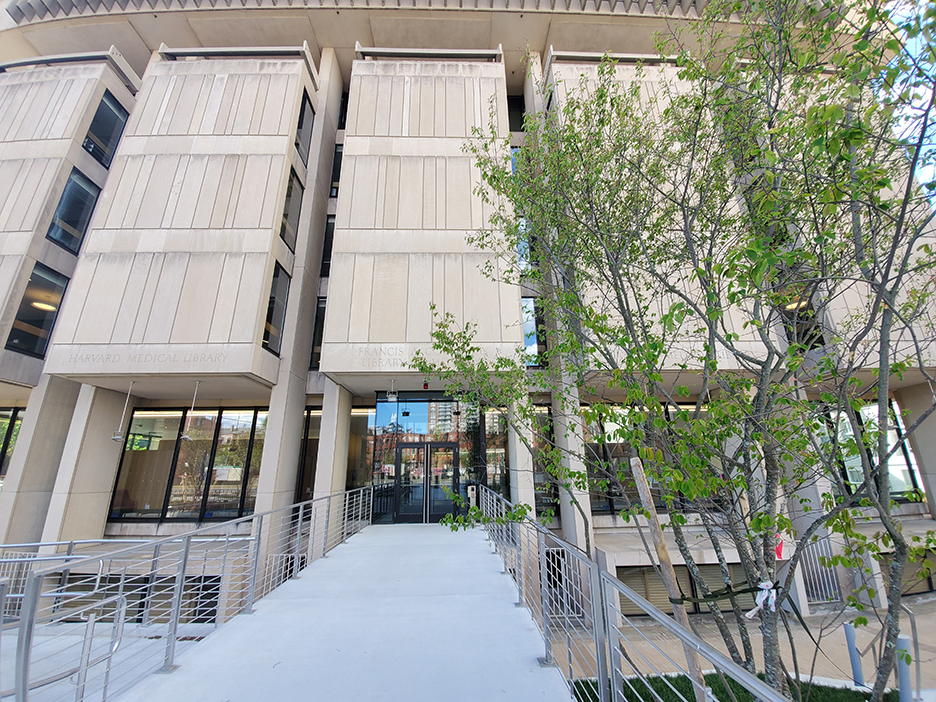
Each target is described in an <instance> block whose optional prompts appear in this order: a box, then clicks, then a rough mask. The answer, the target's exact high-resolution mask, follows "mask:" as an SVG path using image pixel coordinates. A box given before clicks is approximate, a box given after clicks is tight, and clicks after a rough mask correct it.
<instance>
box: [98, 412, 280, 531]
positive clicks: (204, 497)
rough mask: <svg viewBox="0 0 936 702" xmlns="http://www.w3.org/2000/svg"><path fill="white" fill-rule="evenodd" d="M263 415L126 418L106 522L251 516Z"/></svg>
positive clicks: (170, 414) (138, 415)
mask: <svg viewBox="0 0 936 702" xmlns="http://www.w3.org/2000/svg"><path fill="white" fill-rule="evenodd" d="M267 416H268V412H267V410H266V408H256V407H255V408H247V409H230V408H223V409H196V410H195V411H193V412H190V411H186V410H176V409H160V410H149V409H145V410H134V412H133V416H132V417H131V418H130V426H129V428H128V430H127V439H126V442H125V443H124V452H123V456H122V458H121V462H120V469H119V472H118V476H117V485H116V487H115V489H114V497H113V500H112V502H111V510H110V516H111V518H112V519H186V520H191V521H196V520H197V521H201V520H205V519H235V518H237V517H239V516H243V515H245V514H250V513H251V512H252V511H253V504H254V501H255V499H256V491H257V478H258V475H259V469H260V456H261V454H262V452H263V439H264V435H265V432H266V421H267Z"/></svg>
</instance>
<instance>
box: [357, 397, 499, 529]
mask: <svg viewBox="0 0 936 702" xmlns="http://www.w3.org/2000/svg"><path fill="white" fill-rule="evenodd" d="M353 419H354V418H353V417H352V423H353ZM353 435H354V429H353V428H352V438H353ZM429 442H454V443H457V444H458V462H459V475H460V480H459V483H460V491H461V493H462V495H463V496H464V495H466V494H467V492H466V491H467V487H468V485H485V486H487V487H489V488H490V489H492V490H494V491H495V492H497V493H498V494H500V495H503V496H504V497H505V498H506V499H508V500H509V499H510V478H509V467H510V455H509V452H508V449H507V421H506V411H504V410H500V409H493V408H486V409H484V411H481V408H480V407H479V406H478V405H473V404H468V403H464V402H459V401H457V400H452V399H450V398H446V397H441V396H440V397H427V395H426V394H425V393H404V392H401V393H400V394H399V399H398V400H397V401H396V402H388V401H387V400H386V397H385V396H379V397H378V400H377V407H376V409H374V410H371V415H370V418H369V424H368V443H369V449H370V450H369V452H368V455H369V463H370V479H371V481H372V483H373V485H374V486H375V499H376V500H377V501H378V503H379V501H380V499H381V495H384V494H386V495H387V496H389V495H390V492H391V491H392V488H393V483H394V478H395V474H396V447H397V444H398V443H429ZM350 475H351V473H350V465H349V476H350ZM350 487H351V484H350V482H349V488H350ZM379 509H380V508H379V507H378V511H379Z"/></svg>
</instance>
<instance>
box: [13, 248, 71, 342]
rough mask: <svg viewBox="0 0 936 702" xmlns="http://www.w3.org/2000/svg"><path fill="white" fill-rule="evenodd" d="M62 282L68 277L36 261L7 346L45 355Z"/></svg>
mask: <svg viewBox="0 0 936 702" xmlns="http://www.w3.org/2000/svg"><path fill="white" fill-rule="evenodd" d="M66 285H68V278H66V277H65V276H64V275H62V274H60V273H56V272H55V271H53V270H52V269H51V268H47V267H45V266H43V265H42V264H41V263H37V264H36V266H35V267H34V268H33V272H32V275H30V276H29V283H28V284H27V285H26V292H25V293H24V294H23V301H22V302H20V306H19V309H18V310H17V311H16V319H15V320H14V321H13V329H12V330H11V331H10V337H9V339H7V343H6V347H7V348H8V349H12V350H13V351H20V352H21V353H25V354H29V355H30V356H38V357H40V358H42V357H43V356H44V355H45V352H46V347H47V346H48V345H49V337H50V336H51V335H52V326H53V325H54V324H55V316H56V315H57V314H58V309H59V306H60V305H61V304H62V295H64V294H65V286H66Z"/></svg>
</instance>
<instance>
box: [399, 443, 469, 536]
mask: <svg viewBox="0 0 936 702" xmlns="http://www.w3.org/2000/svg"><path fill="white" fill-rule="evenodd" d="M405 449H422V451H423V498H422V502H423V504H422V520H421V521H419V522H415V523H416V524H430V523H433V520H434V516H438V517H439V518H441V516H442V515H438V514H437V515H433V514H432V513H431V504H432V501H431V500H430V478H431V475H432V466H431V465H430V461H429V459H430V457H431V456H432V451H433V449H451V451H452V494H454V495H457V494H459V492H458V491H459V489H460V487H461V485H460V482H461V480H460V476H461V470H460V468H459V465H458V442H457V441H401V442H399V443H397V445H396V457H395V463H394V472H393V523H394V524H407V523H408V524H412V523H414V522H412V521H401V519H400V503H401V499H402V494H401V493H402V480H403V462H402V454H403V450H405ZM455 509H456V507H455V503H454V502H453V503H452V509H451V512H455ZM434 521H438V519H435V520H434Z"/></svg>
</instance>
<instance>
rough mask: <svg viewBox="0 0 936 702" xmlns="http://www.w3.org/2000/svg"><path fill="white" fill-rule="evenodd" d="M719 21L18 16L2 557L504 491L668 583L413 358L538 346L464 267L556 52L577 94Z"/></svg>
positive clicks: (7, 147) (5, 91)
mask: <svg viewBox="0 0 936 702" xmlns="http://www.w3.org/2000/svg"><path fill="white" fill-rule="evenodd" d="M700 7H701V3H700V1H699V0H695V2H681V3H677V2H669V3H662V2H652V3H647V2H631V1H630V0H602V1H601V2H597V3H596V2H594V1H593V0H572V1H571V2H565V3H555V2H553V3H547V2H545V0H531V1H530V2H527V1H526V0H479V2H476V3H473V4H472V6H471V7H468V4H467V3H454V4H453V3H451V2H449V1H448V0H425V1H424V2H420V0H409V1H407V0H395V2H391V3H385V2H380V3H376V2H365V3H363V4H360V3H354V2H352V1H351V0H322V2H321V3H319V4H316V5H313V4H312V3H308V4H306V5H295V4H288V5H284V4H282V3H279V2H277V1H276V0H256V2H251V3H247V4H243V3H241V4H238V5H235V4H233V3H227V2H226V1H222V2H218V3H213V4H211V5H209V4H208V3H204V2H202V0H171V1H170V0H167V2H165V3H156V2H143V1H142V0H129V1H128V2H121V3H113V2H111V3H101V2H99V1H98V0H93V1H92V0H81V1H80V2H79V1H78V0H14V1H13V2H11V3H10V4H9V5H8V7H7V8H6V12H4V13H0V230H2V235H0V236H2V244H0V305H2V312H0V336H2V339H3V340H4V344H5V347H4V349H3V350H0V407H2V408H4V409H2V410H0V429H2V430H3V432H4V433H3V436H2V437H0V441H2V445H0V452H2V453H0V460H2V461H3V464H2V470H0V474H2V476H3V477H2V480H3V483H2V489H0V536H2V538H3V541H4V542H6V543H16V542H34V541H59V540H73V539H96V538H101V537H102V536H134V537H141V538H142V537H148V536H154V535H161V534H168V533H173V532H175V531H182V530H186V529H190V528H191V527H192V526H193V524H196V523H200V522H206V521H211V520H219V519H230V518H234V517H238V516H243V515H244V514H249V513H250V512H252V511H254V510H257V511H262V510H267V509H271V508H275V507H280V506H283V505H288V504H290V503H292V502H294V501H298V500H302V499H309V498H310V497H312V496H321V495H326V494H330V493H333V492H336V491H341V490H344V489H346V488H356V487H362V486H365V485H374V486H375V495H376V499H375V504H376V506H377V507H376V509H375V517H376V518H378V519H382V520H386V521H401V522H405V521H424V520H434V519H437V518H438V516H439V515H440V514H441V513H443V512H445V511H446V510H447V509H450V503H447V502H446V501H445V500H444V499H443V498H441V497H440V495H442V494H443V493H442V491H441V490H442V488H443V487H448V488H449V489H453V490H455V491H457V492H463V493H464V490H465V488H466V486H467V485H468V484H469V483H470V482H480V483H482V484H487V485H489V486H491V487H492V488H493V489H495V490H497V491H498V492H500V493H501V494H503V495H504V496H505V497H508V498H510V499H512V500H515V501H523V502H527V503H530V504H536V505H537V506H539V507H541V508H544V507H553V506H555V507H557V508H558V509H557V512H558V513H559V514H560V520H559V522H558V524H557V526H558V528H561V529H562V530H563V533H564V535H565V536H566V537H567V538H568V539H569V540H571V541H573V542H577V543H580V544H582V543H584V534H583V530H584V529H585V528H589V529H592V530H593V531H594V534H595V540H594V542H593V543H595V544H596V548H597V551H598V553H597V554H596V555H597V556H598V557H599V558H600V559H601V560H602V561H603V563H604V564H605V565H606V566H607V567H609V568H612V567H617V568H619V573H623V572H624V571H621V570H620V569H622V568H623V569H630V570H628V571H627V577H632V578H638V579H639V578H643V579H644V580H646V578H647V577H648V576H647V575H646V573H645V572H644V571H643V570H641V568H642V567H643V566H646V565H648V564H649V562H650V561H649V557H648V556H647V555H646V554H645V553H644V552H643V549H642V547H640V545H639V543H640V540H639V538H637V537H636V536H635V535H634V534H633V531H632V529H631V528H630V527H628V526H627V525H625V524H624V523H623V522H621V521H620V520H619V519H618V518H616V517H615V516H614V512H613V505H608V506H607V509H605V507H602V506H597V507H596V506H595V505H593V510H594V511H593V519H592V521H591V523H590V524H589V525H587V527H586V525H585V524H583V523H581V521H580V520H579V521H577V520H576V517H575V515H574V514H573V512H572V511H571V510H568V509H567V507H568V505H566V504H561V502H562V500H558V502H556V499H557V498H555V497H554V496H551V495H549V494H548V493H546V492H542V491H540V492H537V483H538V482H539V481H538V479H537V475H536V472H535V471H534V466H533V459H532V457H531V456H530V455H529V452H528V451H526V450H525V449H524V448H523V445H522V442H520V441H519V440H518V437H517V436H515V435H513V434H512V432H510V431H508V430H507V429H506V428H505V422H504V416H503V415H504V412H506V411H507V410H501V409H497V408H478V407H465V406H459V404H458V403H457V402H455V401H454V400H452V399H450V398H447V397H445V396H444V393H443V392H442V386H441V385H439V384H438V383H436V382H435V381H432V380H431V379H429V380H427V379H425V378H423V377H422V376H421V375H419V374H418V373H415V372H414V371H413V370H412V369H410V368H408V367H407V365H406V363H407V361H408V360H409V359H411V358H412V357H413V354H414V353H415V352H416V351H417V350H418V351H420V352H422V353H424V354H427V355H430V356H431V354H432V353H433V351H432V340H431V336H430V335H431V329H432V307H431V306H434V307H435V309H436V310H437V311H438V312H439V313H451V314H453V315H454V317H455V319H456V320H457V321H458V322H473V323H474V324H476V325H477V332H478V336H477V340H478V342H479V343H480V344H481V346H482V348H483V349H484V350H485V351H486V352H488V353H490V354H492V355H494V354H497V353H512V352H513V350H514V349H515V348H516V347H517V346H522V345H523V344H524V332H523V317H524V305H525V302H524V301H523V299H522V298H523V295H522V293H521V290H520V289H519V288H517V287H514V286H509V285H506V284H504V283H498V282H493V281H492V280H490V279H489V278H486V277H485V276H484V275H483V273H482V268H483V267H484V266H485V265H486V264H490V263H492V262H493V259H492V258H491V256H489V255H488V254H485V253H484V252H481V251H478V250H476V249H475V248H473V247H472V246H470V245H469V244H468V243H466V233H469V232H471V231H474V230H476V229H478V228H480V227H483V226H484V225H485V222H486V220H487V211H486V208H485V205H484V203H483V202H482V199H481V198H480V197H479V196H478V195H477V194H476V193H475V191H474V188H475V185H476V184H477V183H478V180H479V175H478V172H477V169H476V168H475V165H474V164H473V162H472V160H471V158H470V157H469V156H468V155H466V154H465V153H464V152H463V150H462V145H463V143H464V142H465V140H466V139H467V138H468V137H469V136H470V134H471V130H472V129H473V128H484V127H487V126H488V124H489V122H490V120H491V119H492V118H493V119H494V121H495V124H496V126H497V129H498V130H499V132H500V133H501V134H502V135H503V136H504V137H505V138H508V137H510V135H511V130H512V129H513V130H514V131H517V129H516V126H517V122H516V118H517V115H522V113H523V111H524V109H525V108H526V109H528V110H535V109H541V108H542V107H543V106H542V105H538V104H537V96H536V93H535V90H534V83H535V81H537V80H538V79H539V77H540V76H541V75H542V73H543V71H544V69H546V66H545V64H546V60H545V57H546V55H547V54H548V53H550V52H552V59H553V60H552V61H550V65H549V67H548V70H551V71H553V72H554V74H555V76H563V75H565V76H575V75H577V74H578V73H579V72H581V71H583V70H593V67H594V63H593V62H592V60H591V59H590V58H589V57H587V56H586V54H588V53H589V52H592V53H597V54H600V53H602V52H605V51H614V52H620V53H625V54H630V55H650V54H652V53H653V51H654V38H653V33H654V32H655V31H656V30H658V29H660V28H661V27H663V26H664V23H665V22H666V21H678V20H680V19H683V18H690V19H691V18H692V17H695V16H697V13H698V11H699V10H700ZM374 46H376V47H382V48H365V47H374ZM245 47H246V48H245ZM660 70H663V69H660ZM524 106H525V107H524ZM513 138H515V139H517V140H519V139H520V138H522V136H521V135H519V134H518V135H515V136H514V137H513ZM37 303H38V306H37ZM43 305H44V307H43ZM929 395H930V393H929V390H928V388H927V387H926V386H925V385H922V384H917V385H912V384H911V385H908V386H906V387H902V388H900V389H899V390H898V391H897V392H896V393H895V397H894V399H895V401H896V402H898V403H899V404H900V406H901V407H902V408H903V409H905V410H909V411H910V412H911V413H912V412H914V411H919V410H920V408H922V407H924V406H925V405H926V404H928V402H929ZM933 421H936V420H932V419H931V420H930V422H931V423H932V422H933ZM562 433H563V432H560V431H557V432H556V434H557V435H561V434H562ZM934 437H936V432H932V431H930V432H926V431H921V432H918V433H917V434H916V435H915V437H914V438H913V439H912V440H911V441H910V442H909V447H908V449H907V454H906V455H907V461H908V464H911V466H912V475H913V476H914V478H913V479H914V480H917V481H919V485H918V487H920V488H921V489H923V490H925V492H926V495H927V501H926V502H925V503H922V504H907V505H903V506H901V509H902V510H903V511H904V512H905V514H906V516H907V518H908V519H909V518H916V519H919V520H929V519H930V518H931V516H932V515H933V514H934V512H933V510H934V505H936V494H934V493H933V492H932V490H933V489H936V438H934ZM703 562H704V558H703ZM709 562H714V560H710V561H709ZM635 582H636V581H635ZM648 583H649V581H647V582H646V583H645V588H646V589H645V591H646V592H648V593H650V594H653V593H654V592H655V591H654V586H653V585H652V584H648ZM630 584H633V583H630Z"/></svg>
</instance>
